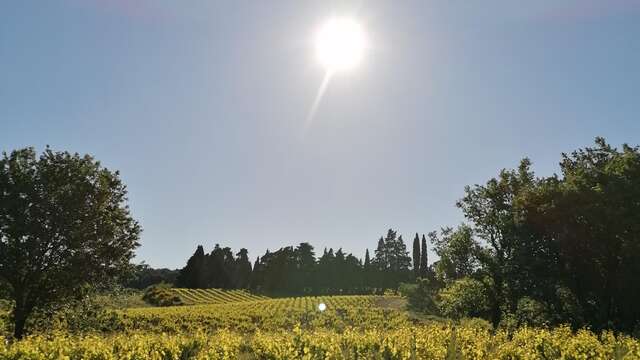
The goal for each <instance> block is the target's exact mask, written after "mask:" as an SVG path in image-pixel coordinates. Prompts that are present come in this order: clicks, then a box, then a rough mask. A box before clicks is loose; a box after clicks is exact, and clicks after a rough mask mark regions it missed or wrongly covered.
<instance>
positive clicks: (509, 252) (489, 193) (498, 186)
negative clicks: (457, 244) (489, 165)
mask: <svg viewBox="0 0 640 360" xmlns="http://www.w3.org/2000/svg"><path fill="white" fill-rule="evenodd" d="M530 167H531V162H530V161H529V160H528V159H524V160H522V161H521V163H520V166H519V168H518V170H502V171H501V172H500V174H499V176H498V177H497V178H492V179H490V180H489V181H488V182H487V183H486V184H485V185H475V186H473V187H470V186H467V187H466V188H465V195H464V197H463V198H462V199H461V200H460V201H458V203H457V205H458V207H459V208H460V209H462V212H463V213H464V216H465V217H466V218H467V220H469V221H470V222H471V223H472V224H473V228H472V230H473V234H474V235H477V236H478V237H479V238H480V239H481V240H482V242H483V244H484V246H483V247H482V248H481V249H479V251H478V252H477V259H478V261H479V262H480V264H481V266H482V269H483V271H484V272H486V277H487V278H489V279H490V280H491V281H490V283H488V284H487V286H488V287H489V289H490V291H489V296H490V298H491V307H492V310H491V314H492V315H491V320H492V322H493V325H494V326H496V325H498V324H499V323H500V319H501V316H502V312H503V311H514V310H515V308H516V306H517V296H514V295H513V294H510V293H509V292H510V291H513V290H514V289H515V288H517V284H516V283H515V281H512V280H513V279H515V278H516V274H515V271H514V270H515V268H516V267H515V266H514V264H516V263H517V262H516V261H515V259H516V256H515V255H516V254H517V249H518V246H519V245H520V244H521V243H522V240H523V239H525V238H526V233H525V232H526V228H525V227H522V226H520V222H519V220H520V216H521V213H520V212H519V210H518V208H517V205H516V201H517V199H518V196H519V194H521V193H522V192H523V191H526V190H527V189H530V188H531V187H533V186H534V184H535V181H534V177H533V173H532V172H531V170H530Z"/></svg>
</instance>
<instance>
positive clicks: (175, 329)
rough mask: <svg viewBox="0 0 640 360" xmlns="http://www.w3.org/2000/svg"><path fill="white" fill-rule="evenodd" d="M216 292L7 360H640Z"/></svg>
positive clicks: (562, 337) (473, 329)
mask: <svg viewBox="0 0 640 360" xmlns="http://www.w3.org/2000/svg"><path fill="white" fill-rule="evenodd" d="M175 291H176V292H179V293H180V296H185V294H189V295H195V294H198V295H201V294H202V292H200V291H193V290H192V291H184V290H182V289H176V290H175ZM207 293H208V294H210V296H211V298H209V299H207V300H205V299H206V298H205V297H204V296H202V295H201V296H198V297H191V299H192V300H190V301H193V302H194V303H195V301H196V300H197V301H200V302H204V301H214V300H217V301H218V303H214V304H204V305H190V306H170V307H141V308H130V309H125V310H117V311H113V312H109V313H107V314H105V317H104V319H103V320H102V323H101V328H100V329H94V330H93V331H89V332H86V333H79V334H74V335H73V334H70V333H68V332H64V331H60V332H52V333H47V334H40V335H35V336H31V337H27V338H26V339H24V340H22V341H19V342H16V343H6V342H1V341H0V359H101V360H104V359H158V360H160V359H163V360H164V359H238V358H240V359H274V360H275V359H487V360H488V359H640V341H638V340H637V339H633V338H632V337H629V336H624V335H614V334H613V333H610V332H604V333H602V334H595V333H593V332H590V331H588V330H580V331H578V332H572V330H571V329H569V328H568V327H558V328H555V329H528V328H521V329H519V330H517V331H515V332H512V333H509V332H506V331H504V330H499V331H493V330H492V329H491V326H490V325H489V324H488V323H486V322H485V321H482V320H470V321H463V322H462V323H457V324H454V323H451V322H425V321H417V320H415V319H412V318H410V317H409V315H408V313H407V312H406V311H404V310H403V309H396V308H385V307H381V306H380V304H387V303H393V302H394V301H397V300H400V298H398V297H387V296H385V297H381V296H319V297H295V298H280V299H264V298H259V300H248V299H247V298H246V297H242V296H237V297H231V296H230V295H229V294H228V292H221V291H207ZM223 295H224V297H223ZM238 295H243V296H246V295H248V294H247V293H244V294H238ZM216 296H217V298H215V297H216ZM249 296H252V295H249ZM225 301H226V302H225ZM320 304H325V305H326V310H324V311H320V310H319V305H320Z"/></svg>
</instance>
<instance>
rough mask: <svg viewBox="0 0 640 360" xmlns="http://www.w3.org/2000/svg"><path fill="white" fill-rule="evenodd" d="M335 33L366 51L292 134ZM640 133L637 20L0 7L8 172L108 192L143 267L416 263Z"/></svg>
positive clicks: (275, 8) (489, 10) (594, 6)
mask: <svg viewBox="0 0 640 360" xmlns="http://www.w3.org/2000/svg"><path fill="white" fill-rule="evenodd" d="M332 16H350V17H353V18H355V19H357V20H358V21H359V22H360V23H361V24H362V27H363V28H364V29H365V32H366V36H367V38H368V40H369V48H368V49H367V52H366V53H365V56H364V58H363V61H362V63H361V65H360V66H359V67H357V68H356V69H353V70H352V71H349V72H344V73H340V74H336V75H335V76H333V77H332V79H331V82H330V83H329V86H328V88H327V91H326V93H325V95H324V97H323V99H322V101H321V103H320V105H319V107H318V110H317V113H316V116H315V118H314V120H313V122H312V124H311V125H310V126H309V128H308V129H307V130H306V131H303V128H304V123H305V118H306V116H307V114H308V112H309V110H310V107H311V106H312V103H313V101H314V98H315V96H316V93H317V91H318V88H319V86H320V83H321V82H322V79H323V77H324V72H325V69H324V68H323V67H322V66H320V65H319V64H318V61H317V59H316V57H315V54H314V44H313V39H314V34H315V32H316V31H317V29H318V27H319V26H320V25H321V24H322V23H323V22H324V21H326V19H328V18H330V17H332ZM639 114H640V0H600V1H596V0H535V1H511V0H508V1H507V0H505V1H496V0H486V1H440V0H438V1H435V0H416V1H401V2H400V1H363V0H360V1H354V2H348V1H315V2H311V1H299V0H292V1H284V0H283V1H269V2H267V1H228V2H223V1H208V0H191V1H173V0H137V1H127V0H93V1H91V0H58V1H23V0H4V1H2V2H0V150H3V151H11V150H13V149H17V148H21V147H26V146H33V147H35V148H36V149H37V150H38V151H41V150H43V149H44V147H45V146H46V145H47V144H49V145H50V146H51V147H52V148H53V149H55V150H67V151H70V152H78V153H82V154H84V153H88V154H91V155H93V156H95V157H96V158H97V159H99V160H100V161H101V162H102V164H103V165H104V166H106V167H108V168H109V169H113V170H119V171H120V173H121V177H122V179H123V181H124V182H125V183H126V184H127V186H128V190H129V205H130V207H131V211H132V214H133V216H134V217H135V218H136V219H137V220H139V221H140V223H141V225H142V227H143V228H144V232H143V234H142V238H141V247H140V248H139V249H138V251H137V257H136V261H145V262H146V263H148V264H150V265H152V266H154V267H170V268H178V267H182V266H184V264H185V263H186V259H187V258H188V257H189V256H190V255H191V254H192V253H193V252H194V250H195V248H196V246H197V245H199V244H202V245H204V247H205V249H206V251H210V250H211V249H212V248H213V246H214V244H216V243H220V244H221V245H222V246H229V247H231V248H233V249H234V251H237V250H239V249H240V248H242V247H245V248H247V249H249V252H250V256H251V257H252V258H255V257H256V256H258V255H261V254H262V253H263V252H264V251H265V250H266V249H267V248H268V249H271V250H275V249H278V248H279V247H282V246H287V245H294V244H298V243H300V242H310V243H311V244H312V245H314V246H315V247H316V252H317V253H322V249H323V248H324V247H333V248H334V249H336V248H340V247H342V248H343V249H344V250H345V251H347V252H353V253H354V254H355V255H356V256H359V257H362V256H363V255H364V250H365V248H369V249H370V250H373V248H375V246H376V242H377V239H378V238H379V237H380V236H381V235H384V234H385V233H386V230H387V229H388V228H393V229H396V230H398V231H399V233H401V234H403V235H404V238H405V241H406V242H407V244H408V247H410V240H411V239H412V238H413V234H415V233H416V232H419V233H420V234H422V233H427V232H429V231H432V230H437V229H439V228H440V227H443V226H456V225H457V224H459V223H460V222H461V221H463V220H464V218H463V216H462V214H461V212H460V210H459V209H457V208H456V207H455V202H456V200H458V199H459V198H460V197H462V195H463V191H464V186H465V185H472V184H477V183H484V182H485V181H487V180H488V179H489V178H491V177H493V176H496V175H497V174H498V171H499V170H500V169H502V168H513V167H516V166H517V165H518V162H519V160H520V159H521V158H523V157H525V156H526V157H529V158H530V159H531V160H532V161H533V163H534V167H533V168H534V170H535V171H536V173H537V174H538V175H541V176H543V175H544V176H546V175H551V174H552V173H554V172H557V171H558V161H559V159H560V154H561V153H562V152H568V151H572V150H574V149H577V148H579V147H585V146H589V145H590V144H593V139H594V138H595V137H596V136H604V137H605V138H606V139H607V140H608V141H609V142H610V143H612V144H614V145H616V146H619V145H621V144H622V143H629V144H632V145H637V144H639V143H640V118H639V116H638V115H639ZM432 259H433V256H432Z"/></svg>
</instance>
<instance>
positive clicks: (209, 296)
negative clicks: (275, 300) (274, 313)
mask: <svg viewBox="0 0 640 360" xmlns="http://www.w3.org/2000/svg"><path fill="white" fill-rule="evenodd" d="M167 290H168V291H171V292H172V293H174V294H176V295H178V296H179V297H180V299H181V300H182V303H183V304H185V305H204V304H225V303H230V302H243V301H256V300H266V299H268V298H267V297H265V296H262V295H255V294H251V293H249V292H248V291H245V290H222V289H179V288H171V289H167Z"/></svg>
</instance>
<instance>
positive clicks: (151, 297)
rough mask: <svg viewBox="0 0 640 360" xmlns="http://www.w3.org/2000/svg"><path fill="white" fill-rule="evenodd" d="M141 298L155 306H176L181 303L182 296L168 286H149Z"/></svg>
mask: <svg viewBox="0 0 640 360" xmlns="http://www.w3.org/2000/svg"><path fill="white" fill-rule="evenodd" d="M142 299H143V300H144V301H146V302H148V303H149V304H151V305H156V306H176V305H182V304H183V302H182V298H180V296H179V295H178V294H176V293H175V292H173V291H171V289H169V288H165V287H160V286H157V287H150V288H149V289H147V290H146V291H145V293H144V295H142Z"/></svg>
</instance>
